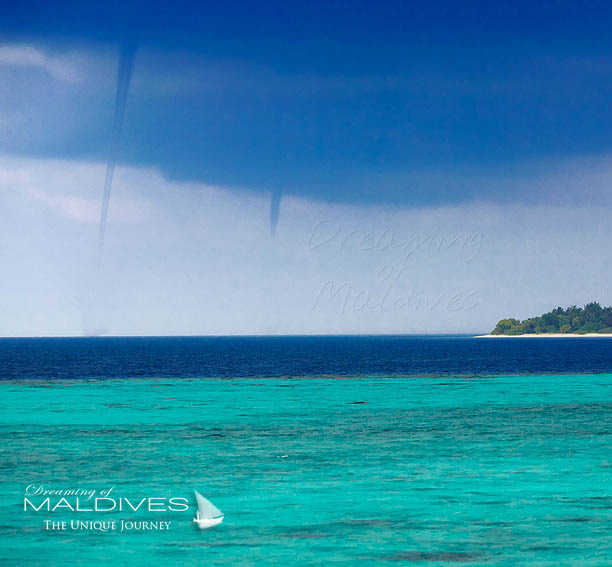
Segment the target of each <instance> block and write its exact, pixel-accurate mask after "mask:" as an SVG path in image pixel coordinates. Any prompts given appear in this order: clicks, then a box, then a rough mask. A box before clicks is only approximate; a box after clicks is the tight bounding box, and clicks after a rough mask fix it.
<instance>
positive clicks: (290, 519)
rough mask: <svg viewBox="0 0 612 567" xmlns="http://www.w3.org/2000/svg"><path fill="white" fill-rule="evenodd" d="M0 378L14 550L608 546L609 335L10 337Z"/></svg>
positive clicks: (333, 558)
mask: <svg viewBox="0 0 612 567" xmlns="http://www.w3.org/2000/svg"><path fill="white" fill-rule="evenodd" d="M0 378H1V380H0V400H1V402H0V407H1V409H2V411H1V412H0V437H1V439H2V442H1V443H0V491H1V492H0V493H1V495H2V497H1V498H0V530H1V532H2V535H3V541H2V544H1V545H0V565H2V566H3V567H4V566H5V565H6V566H7V567H13V566H14V567H75V566H82V567H106V566H107V565H109V564H111V565H113V566H114V567H120V566H126V567H127V566H130V567H150V566H163V567H191V566H193V565H200V564H202V565H207V566H226V565H240V566H242V565H245V566H257V567H260V566H261V565H265V566H279V567H280V566H282V567H285V566H289V565H291V566H296V567H302V566H310V565H326V566H327V565H336V566H357V565H359V566H363V565H383V566H384V565H413V566H428V567H429V566H431V567H435V566H447V565H458V564H462V565H474V566H483V565H491V566H500V567H519V566H527V567H543V566H551V567H552V566H555V567H558V566H574V565H575V566H580V567H595V566H610V565H612V339H606V338H598V339H571V338H568V339H474V338H471V337H465V336H426V337H425V336H423V337H413V336H384V337H380V336H377V337H366V336H363V337H307V338H306V337H304V338H302V337H300V338H298V337H265V338H264V337H262V338H255V337H252V338H246V337H244V338H75V339H2V340H0ZM194 489H195V490H198V491H199V492H201V493H202V494H204V495H205V496H206V497H208V498H209V499H211V500H212V501H213V502H214V504H215V505H216V506H217V507H218V508H220V509H221V510H222V511H223V513H224V514H225V517H224V521H223V523H222V524H221V525H219V526H216V527H214V528H212V529H209V530H199V529H198V528H197V527H196V526H195V524H194V523H193V522H192V518H193V516H194V513H195V500H194V496H193V490H194ZM39 490H40V491H43V490H46V491H51V496H50V498H51V500H50V502H49V508H45V507H44V506H45V504H44V496H38V495H36V492H37V491H39ZM75 490H76V491H78V490H82V491H86V492H88V493H90V494H93V496H92V497H91V499H89V498H86V499H85V502H84V503H83V502H81V505H82V506H81V508H85V511H83V510H82V509H81V511H79V510H77V509H76V502H75V500H74V496H73V495H70V494H69V495H67V496H66V501H65V502H64V503H62V505H61V506H60V507H59V508H58V509H53V505H54V503H57V501H58V499H59V498H60V496H59V495H54V494H59V493H61V494H64V493H66V492H67V493H70V492H71V491H75ZM109 490H110V495H111V497H112V498H111V500H112V501H113V502H115V501H119V500H120V499H126V498H127V499H129V500H130V501H131V502H137V501H140V499H142V498H145V499H148V498H154V499H157V502H158V504H157V505H156V506H154V509H153V510H148V509H138V510H137V511H135V512H132V511H129V508H128V509H127V510H126V509H122V510H118V509H110V510H108V511H101V510H98V511H95V510H93V511H87V510H88V508H89V507H91V506H93V502H94V501H95V498H97V497H98V496H103V495H104V494H105V493H108V491H109ZM31 493H32V494H34V496H31V497H30V498H31V500H32V501H33V503H34V504H35V505H36V506H38V505H39V504H41V503H42V506H43V507H42V508H41V509H39V510H35V509H33V508H32V507H28V506H27V505H26V504H25V502H24V499H25V498H26V496H27V495H28V494H31ZM171 497H174V498H183V499H184V501H185V502H188V503H189V505H188V510H184V511H181V510H170V509H167V508H164V506H161V508H160V507H159V502H160V501H162V502H166V501H167V499H169V498H171ZM105 502H106V504H107V505H108V502H109V501H108V500H107V501H105ZM147 502H149V501H148V500H147ZM103 508H104V507H103ZM103 521H104V522H107V523H108V525H110V524H111V523H112V522H115V527H112V528H109V529H107V530H106V531H101V529H97V528H96V527H95V526H96V525H98V527H99V528H101V526H102V524H101V523H100V522H103ZM80 522H82V523H80ZM96 522H97V524H96ZM125 522H127V524H124V523H125ZM162 522H163V524H162ZM124 525H127V526H128V528H127V529H125V530H123V531H122V530H121V527H122V526H124ZM160 526H164V528H163V529H161V528H160Z"/></svg>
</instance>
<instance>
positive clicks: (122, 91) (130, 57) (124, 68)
mask: <svg viewBox="0 0 612 567" xmlns="http://www.w3.org/2000/svg"><path fill="white" fill-rule="evenodd" d="M135 54H136V46H135V45H134V44H132V43H124V44H122V46H121V51H120V54H119V68H118V72H117V96H116V98H115V114H114V117H113V131H112V137H111V146H110V152H109V156H108V163H107V165H106V178H105V179H104V196H103V197H102V208H101V210H100V230H99V235H98V258H99V259H101V257H102V253H103V251H104V238H105V236H106V223H107V219H108V209H109V206H110V198H111V192H112V188H113V174H114V173H115V164H116V163H117V155H118V150H119V141H120V139H121V130H122V128H123V119H124V116H125V105H126V102H127V96H128V92H129V89H130V80H131V78H132V70H133V67H134V56H135Z"/></svg>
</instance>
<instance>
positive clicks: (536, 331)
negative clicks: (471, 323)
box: [478, 301, 612, 338]
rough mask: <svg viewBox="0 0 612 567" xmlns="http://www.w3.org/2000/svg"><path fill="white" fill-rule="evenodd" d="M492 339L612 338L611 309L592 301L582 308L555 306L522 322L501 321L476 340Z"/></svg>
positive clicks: (514, 320) (512, 320) (513, 320)
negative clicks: (488, 332)
mask: <svg viewBox="0 0 612 567" xmlns="http://www.w3.org/2000/svg"><path fill="white" fill-rule="evenodd" d="M495 337H612V307H602V306H601V305H600V304H599V303H597V302H596V301H592V302H591V303H587V304H586V305H585V306H584V307H577V306H576V305H572V306H571V307H567V308H565V309H563V307H556V308H555V309H553V310H552V311H549V312H548V313H544V315H540V316H539V317H530V318H529V319H525V320H524V321H519V320H518V319H502V320H501V321H499V322H498V323H497V325H496V326H495V329H493V331H491V333H490V334H489V335H479V337H478V338H495Z"/></svg>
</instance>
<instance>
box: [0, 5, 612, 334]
mask: <svg viewBox="0 0 612 567" xmlns="http://www.w3.org/2000/svg"><path fill="white" fill-rule="evenodd" d="M122 6H123V7H122V8H121V9H119V8H117V9H113V10H111V9H109V10H102V11H99V10H100V9H99V8H93V10H98V11H97V12H92V8H91V7H83V6H78V5H77V4H75V5H74V6H73V5H71V3H62V2H59V3H57V5H56V6H54V9H53V13H50V12H49V7H48V6H47V5H46V3H32V2H30V3H27V2H26V3H25V4H23V5H20V6H11V7H9V8H7V9H3V11H4V12H5V14H4V15H5V16H6V17H3V23H4V24H5V25H4V28H3V32H2V35H0V206H1V207H2V211H3V213H4V219H3V222H2V224H1V225H0V259H1V260H2V266H3V268H4V273H3V277H2V278H0V306H1V307H2V312H3V317H2V318H0V334H1V335H5V336H26V335H27V336H29V335H82V334H95V333H106V334H154V335H166V334H276V333H370V332H371V333H402V332H406V333H413V332H427V333H430V332H484V331H488V330H490V329H491V328H492V327H493V326H494V324H495V323H496V322H497V320H498V319H500V318H501V317H505V316H516V317H519V318H521V317H523V318H524V317H527V316H530V315H534V314H539V313H541V312H543V311H545V310H548V309H550V308H552V307H555V306H556V305H563V306H566V305H569V304H574V303H576V304H582V303H584V302H586V301H589V300H598V301H600V302H602V303H605V304H610V303H612V297H611V295H612V294H611V293H610V291H609V285H608V283H607V282H609V281H610V280H611V276H612V268H610V266H611V265H612V262H610V258H609V256H610V253H609V244H608V243H609V242H610V237H611V236H612V235H611V234H610V232H611V231H612V229H610V227H609V225H610V223H609V217H610V212H611V211H610V207H611V198H612V195H611V191H610V181H611V179H612V147H610V146H611V145H612V136H611V135H610V134H611V132H612V113H610V107H609V101H610V97H611V95H612V48H611V47H610V45H609V41H608V40H607V38H608V31H607V29H606V28H607V26H606V22H609V16H610V14H609V13H608V12H609V11H610V8H609V7H608V6H607V5H606V4H604V3H601V4H599V3H588V5H587V4H584V3H581V4H580V5H578V4H577V3H563V2H557V3H555V4H554V6H552V5H551V6H550V7H548V8H542V7H536V8H533V7H532V8H530V7H528V6H525V7H522V6H521V4H520V3H512V4H509V5H508V6H506V7H504V6H502V5H501V4H496V7H495V9H493V8H491V7H488V5H487V4H484V3H483V4H482V5H481V4H479V3H470V8H469V9H467V8H465V7H461V6H459V4H458V3H453V4H452V6H451V7H448V6H445V5H444V4H435V3H434V4H432V3H428V4H427V5H425V4H423V5H418V4H408V3H397V4H396V3H394V2H389V3H383V4H381V3H371V4H370V3H367V2H357V3H346V4H345V3H342V2H333V3H322V4H321V5H319V4H310V3H309V4H301V3H282V4H278V5H276V4H274V3H267V4H266V7H265V8H264V7H259V8H258V9H257V11H256V12H253V11H252V8H250V7H249V5H247V4H245V5H240V4H236V3H234V4H232V3H230V4H228V5H226V6H225V7H224V8H223V9H222V8H219V7H216V8H211V9H209V12H207V13H204V12H203V11H202V10H201V8H199V7H198V6H196V5H192V4H190V3H181V2H179V3H178V4H173V6H174V8H173V9H172V10H170V9H169V8H168V9H166V10H162V9H161V8H159V6H161V4H158V5H155V6H153V8H152V9H149V10H144V9H142V7H140V6H139V5H138V4H137V3H128V4H124V5H122ZM126 43H130V44H133V45H136V55H135V59H134V67H133V74H132V76H131V81H130V89H129V93H128V99H127V106H126V113H125V120H124V126H123V132H122V136H121V144H120V148H119V153H118V161H119V164H118V168H117V171H116V175H115V183H114V186H113V191H112V199H111V205H110V216H109V225H108V230H107V241H106V248H105V250H104V255H103V258H102V262H101V264H100V263H99V261H98V258H97V235H98V223H99V217H100V205H101V200H102V192H103V187H104V176H105V168H106V160H107V157H108V155H109V148H110V144H111V132H112V128H113V112H114V105H115V91H116V87H117V67H118V56H119V55H118V54H119V51H120V48H121V45H126ZM273 192H276V193H277V194H278V193H280V194H281V195H282V200H281V207H280V211H281V212H280V219H279V224H278V229H277V232H276V235H275V237H271V235H270V225H269V219H270V197H271V194H272V193H273Z"/></svg>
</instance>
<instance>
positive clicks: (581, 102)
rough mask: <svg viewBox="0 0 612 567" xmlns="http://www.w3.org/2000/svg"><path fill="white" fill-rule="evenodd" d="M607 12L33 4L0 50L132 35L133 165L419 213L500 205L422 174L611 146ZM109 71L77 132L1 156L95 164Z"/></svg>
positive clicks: (129, 145) (579, 6)
mask: <svg viewBox="0 0 612 567" xmlns="http://www.w3.org/2000/svg"><path fill="white" fill-rule="evenodd" d="M610 11H611V8H610V6H609V4H608V5H607V4H606V3H591V2H586V3H575V2H554V3H539V4H536V5H535V6H534V5H533V4H531V3H516V2H512V3H505V4H504V3H490V2H470V3H456V2H449V3H410V2H382V3H379V2H347V3H344V2H316V3H310V2H308V3H301V2H289V3H286V2H283V3H274V2H268V3H265V4H260V5H258V6H252V5H251V3H240V2H238V3H237V2H230V3H223V5H221V4H214V3H210V4H209V5H206V4H202V3H190V2H173V3H165V4H162V3H153V4H152V5H151V4H150V3H144V2H142V3H126V4H124V3H114V4H113V3H111V4H110V5H109V4H106V3H105V4H104V5H99V4H94V3H82V2H79V3H77V2H73V3H66V2H59V3H53V4H51V3H46V2H41V3H28V2H25V3H21V4H18V3H13V4H12V5H11V6H7V7H5V8H4V9H3V12H4V13H3V23H4V26H3V27H4V35H5V36H6V38H7V39H12V40H13V41H22V40H23V39H24V38H25V39H27V40H30V41H35V42H38V43H39V44H41V45H43V46H46V47H47V48H48V49H49V50H50V51H51V52H55V53H62V52H65V51H68V50H71V49H79V48H81V49H90V50H91V51H93V52H95V51H96V50H101V49H109V50H110V49H112V48H113V47H116V45H117V43H118V42H119V41H126V40H128V41H136V42H138V44H139V46H140V54H139V55H140V57H138V56H137V59H136V62H135V76H134V85H133V89H132V91H131V92H130V98H129V102H128V111H127V116H126V123H125V132H124V143H123V151H122V154H121V159H122V160H123V161H125V162H127V163H130V164H140V165H154V166H157V167H159V168H161V169H162V170H163V171H164V172H165V173H166V174H167V175H168V176H170V177H172V178H175V179H191V180H195V179H199V180H206V181H207V182H213V183H222V184H227V185H246V186H249V187H253V188H255V189H256V188H261V189H262V190H265V191H269V190H271V189H272V188H274V187H276V188H278V189H282V190H283V191H284V192H288V193H294V194H299V195H307V196H312V197H316V198H322V199H329V200H334V201H336V200H338V201H344V202H355V201H358V202H393V203H400V204H404V203H406V204H427V203H429V202H431V203H443V202H455V201H460V200H465V199H474V198H477V197H481V196H482V197H486V198H492V199H495V198H505V197H506V195H500V194H495V191H493V190H491V191H486V190H485V189H483V188H481V189H480V192H479V193H478V194H475V192H474V190H473V189H471V188H470V187H425V188H420V187H411V186H410V185H411V183H410V181H409V180H408V181H406V177H407V176H409V175H410V174H413V173H414V172H421V171H423V170H427V171H429V170H431V169H436V170H437V171H440V170H445V171H448V172H449V176H453V175H456V174H455V172H456V171H457V170H460V171H465V170H468V171H470V170H473V169H474V168H478V169H482V168H491V169H494V168H496V167H498V168H505V167H516V164H522V163H523V162H525V161H526V162H533V161H534V160H537V159H542V158H548V159H557V158H563V157H566V156H575V155H585V154H587V155H593V154H601V153H605V152H607V151H609V146H610V144H611V143H612V142H611V140H612V136H610V132H611V130H612V116H611V113H610V112H609V100H610V96H611V95H612V73H611V70H612V47H611V45H610V42H609V33H608V32H609V30H608V29H607V22H609V21H610V17H609V16H611V15H612V14H610ZM106 72H107V73H110V75H111V76H109V77H101V79H102V80H101V81H98V82H97V84H96V83H94V84H93V85H89V86H82V90H81V92H80V93H78V94H79V95H80V96H81V97H82V99H83V101H82V102H80V101H79V106H80V112H79V114H80V117H77V118H76V119H74V120H73V121H72V122H73V123H71V124H70V125H65V124H64V125H62V124H60V125H57V124H53V128H54V129H55V128H57V127H59V128H60V129H64V130H68V127H71V128H72V129H71V130H70V131H67V132H65V133H63V135H61V136H56V137H53V138H51V139H47V138H37V139H28V140H23V141H15V140H11V139H10V137H4V139H3V140H2V146H3V147H2V149H4V150H5V151H10V150H17V151H32V152H35V153H36V154H38V155H49V156H54V157H74V158H77V159H83V158H87V159H99V158H102V157H104V156H105V155H106V152H107V151H108V149H107V146H108V142H107V140H108V136H109V132H110V127H111V125H110V120H109V112H110V111H109V98H110V99H111V100H110V102H112V94H111V93H109V92H108V90H104V89H103V88H102V87H101V83H102V82H104V80H108V82H111V81H112V79H113V78H114V77H113V73H114V69H112V68H107V69H106ZM139 76H148V77H154V78H155V82H156V83H157V86H158V87H159V86H160V85H163V84H164V83H166V87H167V88H165V89H164V88H155V85H152V84H151V83H152V82H153V81H151V80H149V81H148V83H147V82H146V81H145V80H144V79H143V80H142V81H139V79H138V77H139ZM24 80H25V79H24ZM30 84H32V83H31V82H30ZM96 86H97V87H98V88H97V89H96ZM56 94H57V93H54V92H51V93H49V96H54V95H56ZM57 96H61V94H57ZM23 104H24V106H25V105H27V104H28V100H27V99H26V100H24V101H23ZM79 118H80V121H79ZM74 122H76V123H74ZM374 186H375V187H374ZM518 197H521V198H525V197H526V196H525V195H519V196H518Z"/></svg>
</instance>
